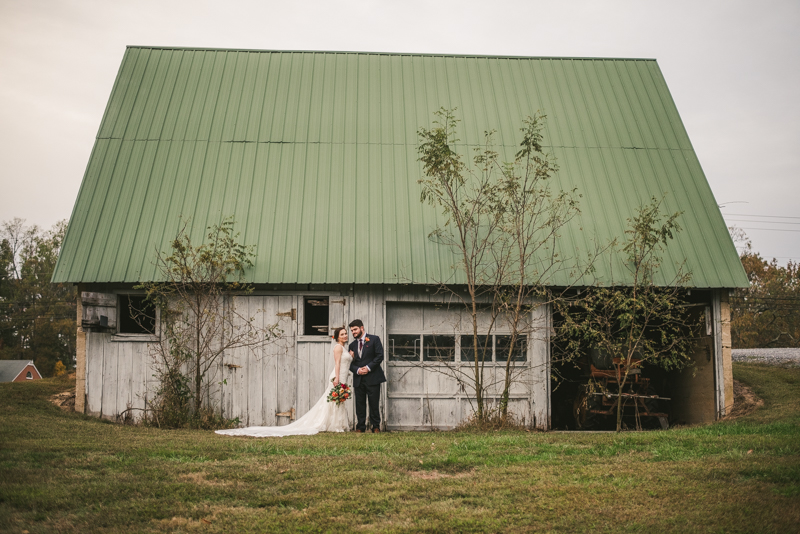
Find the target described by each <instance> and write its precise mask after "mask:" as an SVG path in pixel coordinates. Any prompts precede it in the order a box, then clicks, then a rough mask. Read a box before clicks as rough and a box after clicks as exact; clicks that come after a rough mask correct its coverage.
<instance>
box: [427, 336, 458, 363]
mask: <svg viewBox="0 0 800 534" xmlns="http://www.w3.org/2000/svg"><path fill="white" fill-rule="evenodd" d="M422 342H423V343H424V347H423V360H424V361H426V362H454V361H455V360H456V338H455V336H428V335H425V336H422Z"/></svg>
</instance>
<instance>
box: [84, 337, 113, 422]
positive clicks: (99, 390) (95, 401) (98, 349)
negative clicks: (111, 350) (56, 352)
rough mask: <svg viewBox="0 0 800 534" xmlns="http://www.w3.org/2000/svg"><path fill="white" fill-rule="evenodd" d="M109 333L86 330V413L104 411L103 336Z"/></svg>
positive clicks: (95, 414)
mask: <svg viewBox="0 0 800 534" xmlns="http://www.w3.org/2000/svg"><path fill="white" fill-rule="evenodd" d="M107 335H109V334H100V333H97V332H86V413H87V414H89V415H93V416H100V415H101V414H102V411H103V404H102V403H103V356H104V353H103V337H104V336H107Z"/></svg>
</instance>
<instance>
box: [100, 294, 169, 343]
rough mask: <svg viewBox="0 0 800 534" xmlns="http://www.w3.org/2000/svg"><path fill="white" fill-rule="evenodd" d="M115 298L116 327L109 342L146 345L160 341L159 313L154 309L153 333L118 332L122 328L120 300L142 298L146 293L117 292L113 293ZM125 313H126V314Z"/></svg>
mask: <svg viewBox="0 0 800 534" xmlns="http://www.w3.org/2000/svg"><path fill="white" fill-rule="evenodd" d="M115 294H116V296H117V327H116V329H115V332H114V333H113V334H112V335H111V341H115V342H120V341H128V342H139V343H142V342H144V343H148V342H156V341H159V340H160V339H161V311H160V310H159V309H158V308H154V310H155V312H156V313H155V320H154V323H155V324H154V328H153V330H154V332H153V333H146V332H120V329H121V328H122V311H123V310H122V307H123V306H122V300H123V298H124V297H128V298H130V297H144V296H146V293H145V292H144V291H119V292H115ZM126 313H127V312H126Z"/></svg>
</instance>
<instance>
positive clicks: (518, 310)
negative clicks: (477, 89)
mask: <svg viewBox="0 0 800 534" xmlns="http://www.w3.org/2000/svg"><path fill="white" fill-rule="evenodd" d="M436 117H437V120H436V121H434V127H433V128H431V129H426V128H421V129H420V130H419V136H420V145H419V148H418V150H419V154H420V161H422V163H423V172H424V174H425V177H424V178H423V179H421V180H419V183H420V185H421V186H422V194H421V200H422V201H423V202H429V203H430V204H431V205H434V206H437V207H439V208H441V209H442V211H443V213H444V215H445V221H444V224H442V225H440V226H438V227H436V228H435V229H434V231H433V232H431V234H430V237H431V238H432V239H434V240H435V241H437V242H438V243H440V244H442V245H445V246H446V247H448V248H449V249H450V250H452V251H453V252H454V254H455V257H456V258H457V263H456V265H454V268H455V269H456V270H457V271H461V272H462V273H463V275H464V280H465V286H466V296H465V294H464V292H463V291H462V290H461V288H462V287H463V286H461V287H459V286H457V285H453V284H451V283H450V282H449V281H446V280H443V281H441V282H442V283H441V289H442V290H444V291H446V292H448V293H449V294H450V295H452V296H453V297H454V298H455V299H457V300H458V301H460V302H461V303H462V304H463V306H464V308H465V310H466V311H467V313H468V314H469V317H470V319H471V321H470V323H471V333H472V336H471V337H472V343H471V347H470V352H471V353H472V356H473V357H472V373H471V376H470V380H469V381H468V382H467V384H466V385H467V386H468V389H470V390H472V393H474V395H475V416H476V418H477V419H478V421H483V420H484V418H485V417H486V415H487V410H486V406H485V402H484V400H485V395H486V390H487V389H488V388H489V387H493V386H494V385H495V384H494V383H491V384H489V383H486V381H485V378H484V365H485V363H486V357H487V356H490V355H491V353H492V347H491V343H492V342H491V339H492V333H493V330H494V328H495V326H496V325H497V324H498V323H497V322H498V321H502V322H503V326H504V327H508V328H509V329H510V331H511V336H510V340H504V342H503V344H502V346H499V345H498V344H496V345H498V346H497V347H496V350H495V352H496V357H497V361H502V362H504V363H505V375H504V378H503V385H502V393H501V395H500V397H501V398H500V402H499V415H500V416H501V418H502V419H503V420H505V419H506V418H507V417H508V404H509V395H510V389H511V385H512V383H513V382H515V380H516V379H517V378H518V376H517V375H519V373H518V372H517V371H518V370H519V369H524V367H520V368H517V366H515V365H514V361H515V360H516V359H517V357H518V356H519V353H520V352H521V351H520V348H521V347H523V346H524V342H523V341H522V338H523V337H524V336H527V335H529V334H531V333H533V329H532V322H531V318H532V311H533V309H534V308H536V307H538V306H542V305H545V304H546V301H543V299H545V298H548V297H549V296H551V295H552V294H551V293H548V292H547V291H546V290H545V287H546V286H547V285H549V283H550V280H551V277H552V276H553V275H554V274H556V273H557V272H559V271H560V270H562V269H564V268H565V265H566V264H567V262H566V261H565V258H563V257H559V255H558V253H557V246H556V240H557V237H558V232H559V230H560V229H561V228H562V227H563V226H564V225H565V224H566V223H567V222H568V221H569V220H570V219H572V218H573V217H574V216H575V215H576V214H577V213H578V207H577V197H578V195H577V194H576V191H575V190H571V191H561V190H557V189H555V188H553V187H551V183H550V178H551V176H552V174H553V173H555V172H556V171H557V167H556V165H555V162H554V160H553V158H552V156H551V155H550V154H548V153H546V152H545V151H544V149H543V145H542V141H543V134H542V132H543V121H544V119H545V117H544V116H543V115H540V114H537V115H536V116H534V117H528V118H526V119H525V120H524V121H523V125H522V128H521V129H520V130H521V132H522V140H521V142H520V145H519V150H518V152H517V153H516V154H515V156H514V159H513V160H512V161H511V162H508V163H504V162H501V160H500V154H499V153H498V152H497V151H496V150H495V148H494V143H493V134H494V131H488V132H485V133H484V140H483V144H482V145H481V146H479V147H476V148H475V149H474V156H473V158H472V162H471V163H472V164H471V165H468V164H465V163H464V161H463V158H462V155H461V154H460V153H459V152H458V148H457V146H458V143H459V139H458V138H457V134H456V127H457V124H458V122H459V121H458V120H457V119H456V118H455V110H446V109H440V110H439V111H438V112H436ZM480 313H485V314H488V321H487V324H486V326H483V327H481V328H480V329H479V314H480ZM462 351H464V349H463V348H462ZM464 352H466V351H464ZM522 352H523V354H524V351H522ZM454 367H455V368H456V369H453V370H452V371H454V372H452V373H451V374H453V375H454V376H456V377H457V378H460V376H461V375H460V373H459V372H458V369H457V367H458V365H456V366H454Z"/></svg>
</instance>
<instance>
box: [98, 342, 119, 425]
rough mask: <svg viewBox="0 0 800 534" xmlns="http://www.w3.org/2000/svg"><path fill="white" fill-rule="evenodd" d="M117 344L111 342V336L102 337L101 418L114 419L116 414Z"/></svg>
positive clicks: (117, 385)
mask: <svg viewBox="0 0 800 534" xmlns="http://www.w3.org/2000/svg"><path fill="white" fill-rule="evenodd" d="M118 358H119V355H118V352H117V343H112V342H111V336H110V335H105V336H103V399H102V401H101V403H102V410H101V416H102V417H105V418H111V419H113V418H115V417H116V415H117V413H119V412H118V411H117V388H118V387H119V384H118V382H117V361H118Z"/></svg>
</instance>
